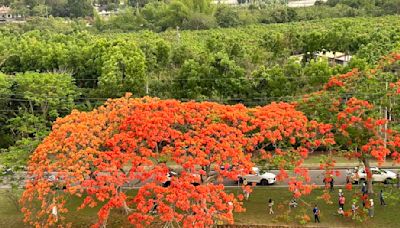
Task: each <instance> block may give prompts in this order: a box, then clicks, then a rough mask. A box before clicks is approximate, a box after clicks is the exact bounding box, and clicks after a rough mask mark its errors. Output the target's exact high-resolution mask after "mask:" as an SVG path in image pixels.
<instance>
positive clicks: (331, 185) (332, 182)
mask: <svg viewBox="0 0 400 228" xmlns="http://www.w3.org/2000/svg"><path fill="white" fill-rule="evenodd" d="M334 183H335V180H333V176H332V175H331V180H330V182H329V184H330V190H331V192H333V185H334Z"/></svg>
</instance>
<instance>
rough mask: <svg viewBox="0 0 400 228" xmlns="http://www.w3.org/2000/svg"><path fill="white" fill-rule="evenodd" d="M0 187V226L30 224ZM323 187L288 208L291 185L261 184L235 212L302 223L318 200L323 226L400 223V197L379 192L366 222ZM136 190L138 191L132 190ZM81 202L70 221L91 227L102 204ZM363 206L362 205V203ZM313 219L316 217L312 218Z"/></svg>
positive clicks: (262, 220) (255, 219) (242, 220)
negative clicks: (381, 196)
mask: <svg viewBox="0 0 400 228" xmlns="http://www.w3.org/2000/svg"><path fill="white" fill-rule="evenodd" d="M380 188H382V187H381V186H375V189H374V190H375V191H376V192H378V190H379V189H380ZM2 191H3V190H0V227H7V228H13V227H16V228H19V227H27V226H26V225H24V223H23V222H22V214H21V213H19V212H18V211H17V210H16V209H15V208H14V207H13V205H12V204H11V203H9V202H8V201H7V200H6V198H5V197H4V195H3V194H1V193H3V192H4V191H3V192H2ZM227 191H230V192H233V193H240V190H238V189H228V190H227ZM355 191H357V192H358V191H359V187H358V186H355V189H354V190H352V191H347V190H344V193H345V196H346V199H347V200H346V204H345V210H348V209H350V207H351V200H350V199H351V196H352V194H353V193H354V192H355ZM385 191H386V192H389V191H393V192H394V193H395V194H396V195H397V196H398V195H399V193H400V191H399V190H391V189H390V188H387V189H385ZM321 193H322V191H321V190H314V191H313V193H312V195H310V196H306V197H303V198H302V200H299V201H298V202H299V206H298V207H297V208H295V209H292V210H291V212H290V213H289V212H288V206H287V205H288V202H289V200H290V199H291V194H290V193H289V192H288V190H287V188H273V187H267V188H265V187H257V188H256V189H255V190H254V192H253V193H252V194H251V195H250V199H249V201H246V202H245V204H244V205H245V207H246V209H247V211H246V212H245V213H237V214H235V223H236V224H269V225H273V224H289V225H299V223H298V221H299V219H298V218H296V216H301V215H304V214H307V215H308V216H310V218H311V219H313V217H312V207H313V205H314V203H317V204H318V206H319V208H320V210H321V217H320V219H321V224H320V226H323V227H362V226H366V224H368V225H367V227H381V228H390V227H399V225H398V224H400V216H399V210H400V205H399V201H398V200H389V199H387V200H386V201H387V203H388V206H386V207H384V206H380V205H379V200H378V198H377V196H375V217H374V218H372V219H368V220H367V221H364V222H363V223H361V222H358V221H353V220H352V219H351V218H346V217H339V216H338V215H336V211H337V209H338V205H337V189H336V191H335V192H333V193H332V201H333V204H327V203H325V201H323V200H322V199H316V198H317V196H319V195H321ZM132 194H134V192H132ZM269 198H272V199H273V200H274V201H275V205H274V210H275V214H274V215H269V214H268V211H267V201H268V199H269ZM78 205H79V203H78V199H77V198H71V200H70V201H69V205H68V207H69V208H71V210H70V212H69V214H68V215H67V221H70V222H72V223H73V224H74V225H73V227H88V226H89V225H90V224H92V223H94V222H95V221H96V211H97V209H98V208H93V209H84V210H81V211H76V210H72V208H76V207H77V206H78ZM360 208H361V207H360ZM311 224H314V223H313V220H312V221H311ZM108 227H130V225H129V223H128V222H127V221H126V219H125V218H124V215H123V213H122V212H120V211H114V212H113V213H112V217H111V218H110V219H109V226H108Z"/></svg>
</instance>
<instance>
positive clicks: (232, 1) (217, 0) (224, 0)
mask: <svg viewBox="0 0 400 228" xmlns="http://www.w3.org/2000/svg"><path fill="white" fill-rule="evenodd" d="M213 3H214V4H226V5H237V4H239V2H238V0H213Z"/></svg>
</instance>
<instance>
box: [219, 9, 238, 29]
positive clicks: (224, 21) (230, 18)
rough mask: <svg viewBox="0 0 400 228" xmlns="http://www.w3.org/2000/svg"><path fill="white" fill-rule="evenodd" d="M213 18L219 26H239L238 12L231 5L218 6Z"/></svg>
mask: <svg viewBox="0 0 400 228" xmlns="http://www.w3.org/2000/svg"><path fill="white" fill-rule="evenodd" d="M215 19H216V20H217V24H218V25H219V26H220V27H223V28H227V27H235V26H239V25H240V24H241V23H240V18H239V13H238V12H237V11H236V10H235V9H233V8H232V7H226V6H223V7H219V8H218V9H217V12H216V13H215Z"/></svg>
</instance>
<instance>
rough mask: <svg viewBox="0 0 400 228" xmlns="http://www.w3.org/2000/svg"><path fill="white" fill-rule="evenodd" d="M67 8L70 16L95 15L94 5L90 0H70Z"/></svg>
mask: <svg viewBox="0 0 400 228" xmlns="http://www.w3.org/2000/svg"><path fill="white" fill-rule="evenodd" d="M67 9H68V13H69V16H70V17H86V16H93V6H92V4H91V1H90V0H68V2H67Z"/></svg>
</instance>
